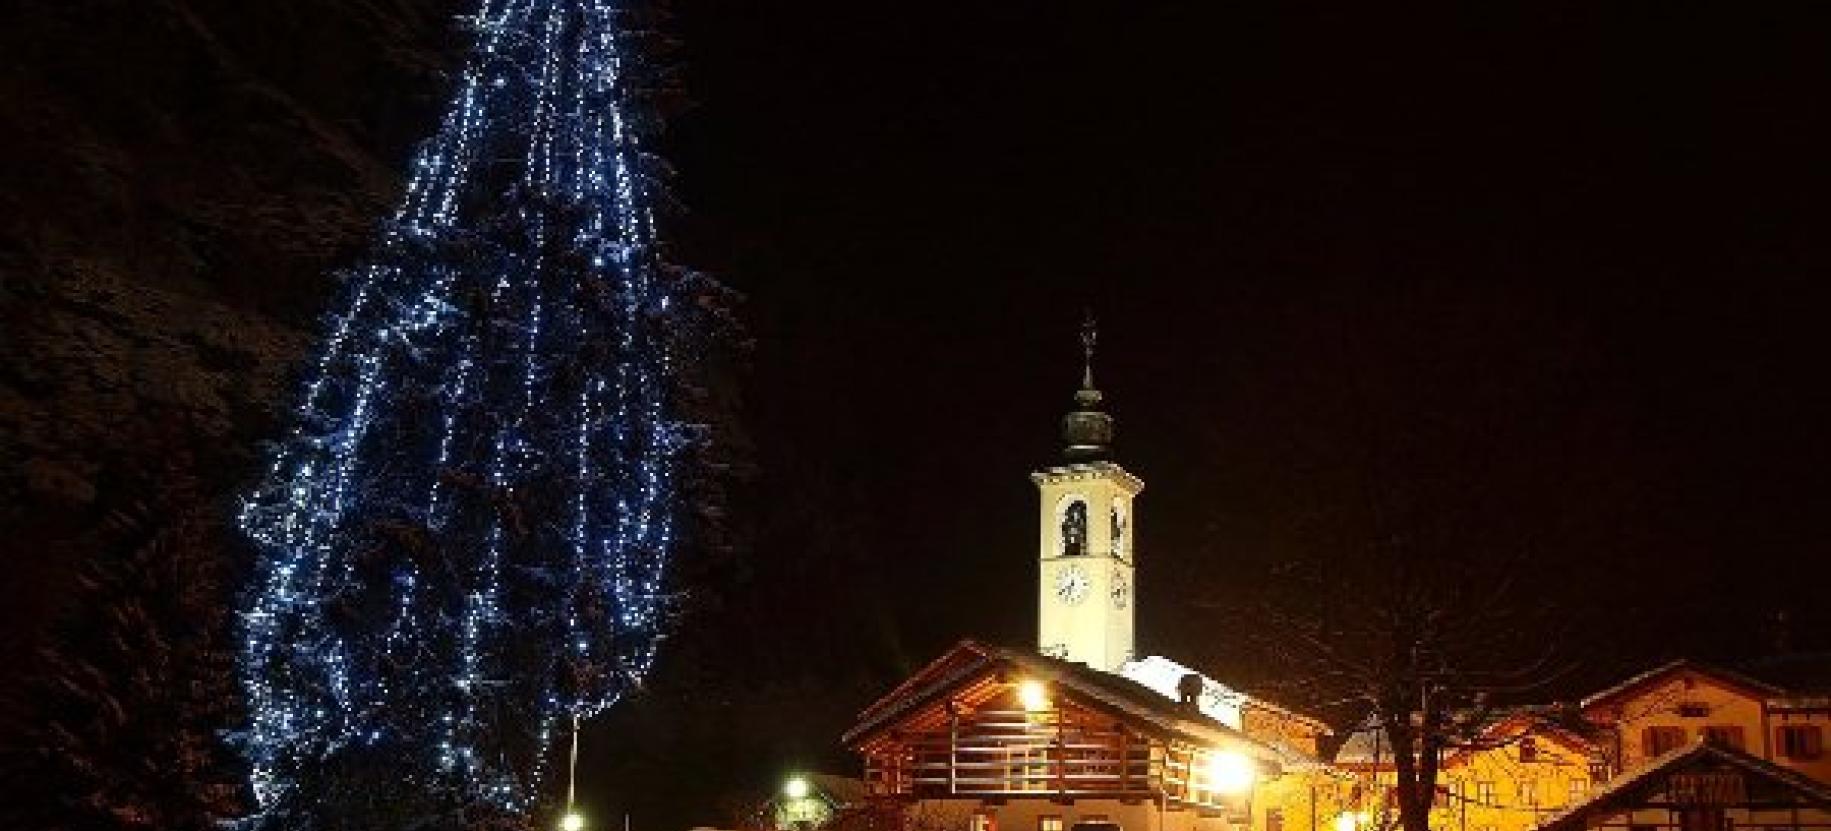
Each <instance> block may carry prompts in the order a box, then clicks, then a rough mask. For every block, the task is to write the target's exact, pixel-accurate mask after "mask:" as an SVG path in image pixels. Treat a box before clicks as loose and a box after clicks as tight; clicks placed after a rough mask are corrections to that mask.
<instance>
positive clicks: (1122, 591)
mask: <svg viewBox="0 0 1831 831" xmlns="http://www.w3.org/2000/svg"><path fill="white" fill-rule="evenodd" d="M1130 602H1132V587H1131V584H1129V583H1127V582H1125V575H1124V574H1123V573H1120V572H1117V571H1115V572H1113V608H1115V609H1123V608H1125V604H1127V603H1130Z"/></svg>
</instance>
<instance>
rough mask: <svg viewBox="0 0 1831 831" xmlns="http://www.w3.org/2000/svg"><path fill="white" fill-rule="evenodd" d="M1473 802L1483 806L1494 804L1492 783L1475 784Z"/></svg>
mask: <svg viewBox="0 0 1831 831" xmlns="http://www.w3.org/2000/svg"><path fill="white" fill-rule="evenodd" d="M1475 801H1476V802H1479V803H1481V804H1483V805H1493V804H1495V800H1494V783H1493V782H1476V783H1475Z"/></svg>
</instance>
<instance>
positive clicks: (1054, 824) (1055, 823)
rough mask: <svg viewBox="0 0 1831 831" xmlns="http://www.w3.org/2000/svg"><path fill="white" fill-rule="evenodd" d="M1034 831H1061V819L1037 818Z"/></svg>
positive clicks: (1053, 817) (1052, 817)
mask: <svg viewBox="0 0 1831 831" xmlns="http://www.w3.org/2000/svg"><path fill="white" fill-rule="evenodd" d="M1036 831H1062V818H1061V817H1055V816H1047V817H1037V818H1036Z"/></svg>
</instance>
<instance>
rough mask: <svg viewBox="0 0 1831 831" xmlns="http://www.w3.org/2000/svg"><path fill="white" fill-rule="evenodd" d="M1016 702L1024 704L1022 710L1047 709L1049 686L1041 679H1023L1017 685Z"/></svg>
mask: <svg viewBox="0 0 1831 831" xmlns="http://www.w3.org/2000/svg"><path fill="white" fill-rule="evenodd" d="M1017 703H1019V704H1022V705H1023V706H1024V712H1028V713H1035V712H1039V711H1042V710H1047V709H1049V688H1048V687H1045V686H1043V682H1041V681H1024V682H1022V683H1020V684H1018V685H1017Z"/></svg>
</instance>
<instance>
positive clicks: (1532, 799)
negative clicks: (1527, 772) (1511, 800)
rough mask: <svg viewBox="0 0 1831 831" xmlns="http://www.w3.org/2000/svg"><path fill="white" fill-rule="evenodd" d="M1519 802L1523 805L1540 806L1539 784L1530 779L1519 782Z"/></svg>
mask: <svg viewBox="0 0 1831 831" xmlns="http://www.w3.org/2000/svg"><path fill="white" fill-rule="evenodd" d="M1519 801H1520V803H1521V804H1523V805H1537V804H1539V791H1538V783H1537V782H1534V781H1532V780H1530V779H1521V780H1519Z"/></svg>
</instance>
